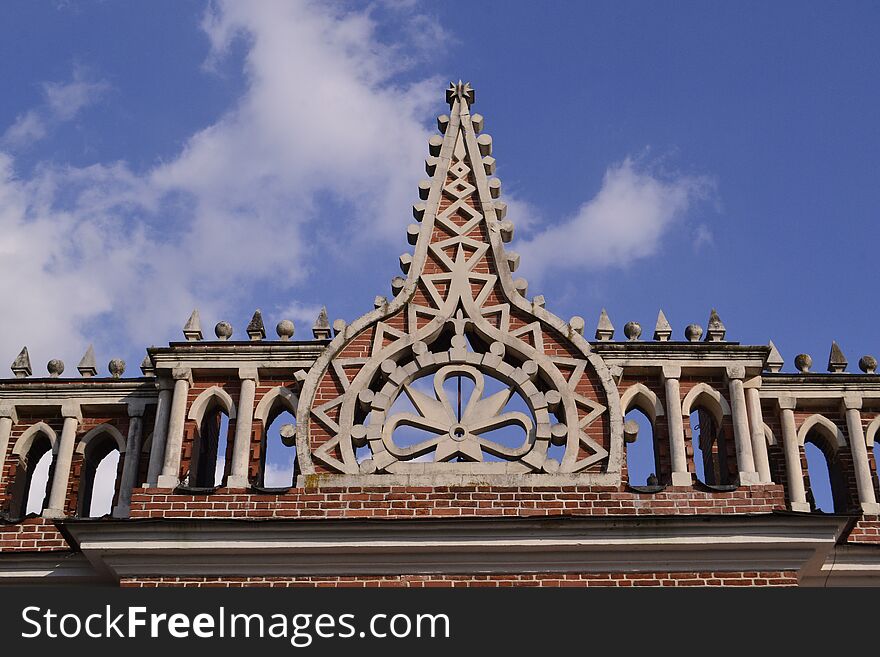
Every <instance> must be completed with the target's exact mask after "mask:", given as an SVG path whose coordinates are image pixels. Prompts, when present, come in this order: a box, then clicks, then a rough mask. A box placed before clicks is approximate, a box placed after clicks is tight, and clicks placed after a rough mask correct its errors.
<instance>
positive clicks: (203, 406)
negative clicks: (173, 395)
mask: <svg viewBox="0 0 880 657" xmlns="http://www.w3.org/2000/svg"><path fill="white" fill-rule="evenodd" d="M214 399H217V400H219V401H220V405H221V406H222V407H223V410H224V411H226V415H228V416H229V419H230V420H234V419H235V402H233V401H232V397H230V396H229V393H228V392H226V391H225V390H224V389H223V388H221V387H220V386H211V387H210V388H208V389H207V390H204V391H202V393H201V394H200V395H199V396H198V397H196V399H195V401H194V402H193V403H192V406H190V409H189V415H187V418H188V419H190V420H195V421H196V422H198V423H201V421H202V418H203V417H204V416H205V411H206V410H207V409H208V404H210V403H211V401H212V400H214Z"/></svg>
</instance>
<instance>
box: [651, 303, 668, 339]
mask: <svg viewBox="0 0 880 657" xmlns="http://www.w3.org/2000/svg"><path fill="white" fill-rule="evenodd" d="M671 336H672V327H671V326H670V325H669V322H668V321H667V319H666V315H664V314H663V311H662V310H661V311H660V312H659V313H657V324H656V325H655V326H654V339H655V340H657V341H658V342H669V338H670V337H671Z"/></svg>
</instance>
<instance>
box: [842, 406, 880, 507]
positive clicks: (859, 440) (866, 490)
mask: <svg viewBox="0 0 880 657" xmlns="http://www.w3.org/2000/svg"><path fill="white" fill-rule="evenodd" d="M841 405H842V406H843V409H844V411H845V412H846V433H847V437H848V438H849V446H850V449H851V450H852V457H853V465H854V466H855V470H856V488H857V489H858V491H859V503H860V504H861V507H862V513H866V514H870V515H876V514H878V513H880V504H877V497H876V496H875V495H874V482H873V481H872V480H871V465H870V463H869V462H868V446H867V444H866V443H865V432H864V430H863V429H862V414H861V412H860V410H861V408H862V398H861V397H859V396H858V395H846V396H845V397H844V398H843V403H842V404H841Z"/></svg>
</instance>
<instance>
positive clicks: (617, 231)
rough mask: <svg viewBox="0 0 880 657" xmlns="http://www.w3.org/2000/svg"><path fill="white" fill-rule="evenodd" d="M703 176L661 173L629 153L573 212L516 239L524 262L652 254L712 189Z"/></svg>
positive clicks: (610, 261) (613, 262) (588, 261)
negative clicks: (572, 214) (591, 195)
mask: <svg viewBox="0 0 880 657" xmlns="http://www.w3.org/2000/svg"><path fill="white" fill-rule="evenodd" d="M712 188H713V184H712V181H711V179H709V178H707V177H705V176H675V177H671V178H664V177H661V176H659V175H656V174H655V173H653V172H652V171H650V170H648V169H644V168H641V167H639V166H638V165H637V164H636V162H634V161H633V160H632V159H631V158H627V159H625V160H624V161H623V162H621V163H620V164H617V165H614V166H611V167H609V168H608V170H607V171H606V172H605V176H604V178H603V180H602V187H601V189H600V190H599V192H598V193H597V194H596V195H595V196H594V197H593V198H592V199H590V200H589V201H587V202H586V203H584V204H583V205H582V206H581V207H580V209H579V210H578V211H577V213H576V214H575V215H574V216H573V217H571V218H569V219H567V220H565V221H562V222H560V223H558V224H556V225H553V226H550V227H547V228H545V229H543V230H541V231H540V232H538V233H537V234H536V235H534V236H533V237H531V238H529V239H526V240H524V241H521V242H519V243H518V244H517V248H518V250H519V251H520V252H521V253H522V259H523V264H524V267H526V268H527V269H528V270H529V272H533V273H537V274H538V275H540V274H541V273H543V272H544V271H546V270H550V269H554V268H566V269H599V268H606V267H625V266H627V265H629V264H630V263H632V262H633V261H635V260H638V259H641V258H645V257H648V256H651V255H653V254H655V253H656V252H657V250H658V248H659V247H660V244H661V241H662V239H663V237H664V236H665V235H666V234H667V232H668V231H669V229H670V228H671V227H672V226H673V225H674V224H675V223H676V222H678V221H679V220H681V219H682V218H683V217H684V216H685V215H686V214H687V212H688V210H689V209H691V208H692V206H693V205H694V203H695V202H697V201H700V200H702V199H705V198H706V197H707V196H708V195H709V194H710V192H711V191H712Z"/></svg>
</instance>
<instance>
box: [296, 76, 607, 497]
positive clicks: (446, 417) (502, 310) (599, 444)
mask: <svg viewBox="0 0 880 657" xmlns="http://www.w3.org/2000/svg"><path fill="white" fill-rule="evenodd" d="M447 97H448V98H449V100H450V107H451V112H450V115H449V116H448V117H441V120H440V125H441V129H442V130H443V132H444V135H443V138H442V140H441V139H439V138H433V139H432V142H431V146H432V156H431V157H429V158H428V160H427V168H428V171H429V172H431V173H432V179H431V180H430V181H427V184H426V183H423V185H422V189H423V190H427V194H426V199H425V203H424V204H418V205H416V206H415V207H414V214H415V216H416V218H417V219H418V220H420V222H421V225H420V226H418V227H417V229H418V230H417V239H416V241H415V252H414V254H413V256H412V258H411V259H410V258H408V257H407V258H402V259H401V261H402V262H404V260H405V261H406V262H407V263H408V265H409V266H408V272H407V273H408V277H407V279H406V282H405V283H404V284H403V286H402V287H401V289H400V292H399V293H398V295H397V296H396V297H395V299H393V300H392V301H391V302H390V303H388V304H387V305H382V306H380V307H379V308H377V309H376V310H375V311H373V312H371V313H368V314H367V315H365V316H363V317H362V318H361V319H359V320H358V321H356V322H353V323H352V324H351V325H348V326H346V327H345V330H344V331H342V332H341V333H340V334H339V335H337V336H336V338H335V339H334V340H333V342H331V343H330V345H329V346H328V348H327V351H326V353H325V354H324V355H323V356H322V358H320V359H319V360H318V361H317V362H316V363H315V365H314V367H313V368H312V370H311V371H310V372H309V374H308V376H307V377H306V379H305V381H304V384H303V393H302V394H301V396H300V407H299V409H298V417H300V418H305V421H301V422H300V424H299V426H298V451H299V453H300V454H301V455H303V456H305V455H310V458H303V457H301V461H300V465H301V467H302V472H303V474H304V475H306V476H309V475H312V474H315V475H329V474H341V475H373V476H377V477H381V478H382V480H383V481H384V482H386V483H387V482H389V481H396V480H400V481H402V482H406V483H412V482H413V481H417V480H418V478H419V477H422V476H424V477H429V478H431V481H436V476H437V475H444V474H446V475H450V476H451V477H452V478H453V481H456V482H466V481H481V480H485V478H487V477H488V478H490V479H491V478H492V477H503V476H505V475H518V476H522V475H535V476H540V477H543V478H548V479H554V480H558V479H560V478H561V479H562V480H565V481H569V480H572V481H577V482H582V483H612V482H616V481H618V480H619V472H620V466H621V454H622V442H623V438H622V428H621V422H620V419H619V416H620V413H619V412H618V411H617V409H616V406H617V405H618V403H619V402H618V400H619V395H618V393H617V389H616V387H615V384H614V381H613V380H612V377H611V375H610V372H609V370H608V368H607V367H606V366H605V364H604V363H603V361H602V360H601V359H600V358H598V357H597V356H595V355H594V354H592V353H591V352H590V347H589V345H588V343H586V342H585V341H584V340H583V338H582V337H581V336H580V335H579V334H578V332H577V331H575V330H573V329H572V327H571V326H569V325H568V324H567V323H565V322H563V321H562V320H560V319H559V318H557V317H554V316H553V315H551V314H550V313H549V312H547V311H546V310H544V308H543V307H542V306H543V303H532V302H529V301H528V300H527V299H526V298H525V297H524V296H523V293H524V290H525V285H524V284H523V283H522V282H519V281H514V280H513V277H512V272H511V269H510V263H511V262H516V257H515V256H514V255H513V254H509V253H507V252H506V251H505V248H504V242H505V241H509V239H510V238H511V237H512V225H511V224H510V222H507V221H505V220H504V219H503V213H504V211H505V210H506V208H505V206H504V204H503V203H501V202H499V201H497V200H496V199H497V197H498V195H499V192H500V182H499V181H498V180H497V179H495V178H490V177H489V176H490V174H491V173H492V172H493V171H494V166H495V161H494V159H493V158H492V157H491V139H489V138H487V136H486V135H479V136H478V134H477V133H478V130H477V128H478V127H482V117H479V116H478V115H477V116H474V115H471V113H470V103H471V102H472V100H473V90H472V89H471V88H470V87H469V85H462V84H461V83H459V84H457V85H456V84H452V85H450V89H449V91H448V92H447ZM414 233H416V230H415V229H411V230H410V234H414ZM461 379H466V380H469V381H470V382H471V384H470V385H472V386H473V390H472V391H471V392H470V394H469V395H466V396H467V397H468V398H467V399H462V398H461V394H460V393H459V395H458V400H457V404H456V403H454V402H455V400H453V399H451V398H450V395H449V394H448V393H447V390H446V385H447V383H448V382H449V381H458V382H459V384H460V380H461ZM426 386H427V387H428V388H431V387H433V390H430V391H429V392H428V394H426V393H425V392H423V391H422V389H424V388H425V387H426ZM493 386H494V388H500V389H499V390H498V391H497V392H494V393H492V394H489V393H488V392H487V390H488V388H492V387H493ZM453 396H454V395H453ZM402 398H405V399H406V400H407V401H408V403H409V404H408V405H409V406H410V408H411V409H412V410H414V411H415V412H400V410H399V408H398V407H400V406H402V404H401V403H400V401H399V400H401V399H402ZM514 400H516V401H518V402H519V403H518V404H517V405H516V409H517V410H513V409H512V408H511V406H510V403H511V402H512V401H514ZM455 406H458V410H457V411H456V409H455V408H454V407H455ZM402 427H409V428H412V429H416V430H417V431H418V432H419V433H420V435H421V436H422V439H421V440H416V441H415V442H413V441H412V440H409V441H404V442H401V441H400V440H399V436H400V433H401V432H400V431H399V430H400V429H401V428H402ZM502 429H506V430H507V431H505V432H504V435H505V436H506V437H507V439H506V440H503V441H501V442H499V441H498V440H497V438H496V435H497V432H498V431H499V430H502ZM511 429H512V430H513V432H512V433H513V435H514V436H516V435H518V436H519V439H518V440H516V439H515V440H513V443H511V440H510V436H511ZM554 448H556V449H554Z"/></svg>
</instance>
